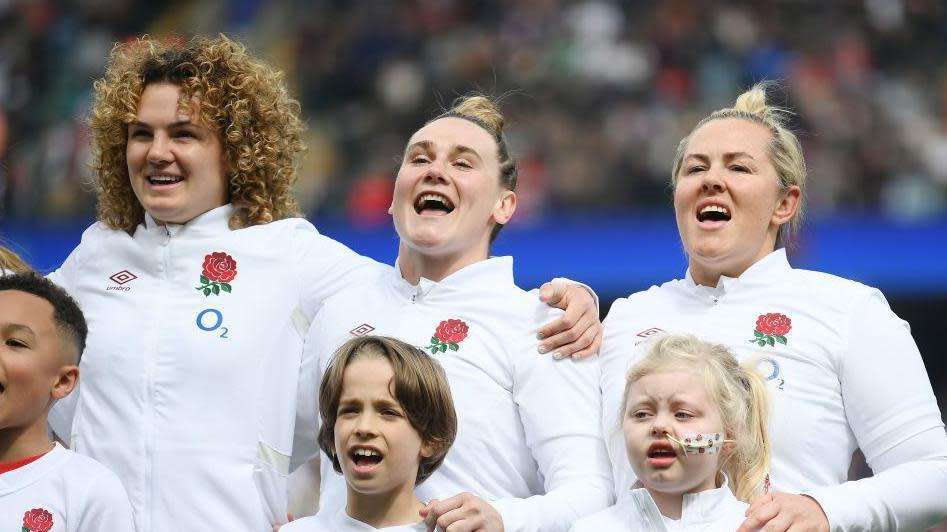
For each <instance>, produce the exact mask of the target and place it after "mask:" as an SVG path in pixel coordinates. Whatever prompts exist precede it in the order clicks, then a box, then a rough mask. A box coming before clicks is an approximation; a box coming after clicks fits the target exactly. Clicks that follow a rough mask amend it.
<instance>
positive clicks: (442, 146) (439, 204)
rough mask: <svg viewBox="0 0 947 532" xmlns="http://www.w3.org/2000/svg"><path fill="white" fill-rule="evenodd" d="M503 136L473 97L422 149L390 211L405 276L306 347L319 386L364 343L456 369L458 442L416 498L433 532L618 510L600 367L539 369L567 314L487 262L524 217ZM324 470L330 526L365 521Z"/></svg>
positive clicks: (350, 293) (347, 297)
mask: <svg viewBox="0 0 947 532" xmlns="http://www.w3.org/2000/svg"><path fill="white" fill-rule="evenodd" d="M503 127H504V118H503V115H502V114H501V113H500V110H499V109H498V108H497V106H496V104H495V103H494V102H492V101H491V100H490V99H489V98H486V97H484V96H480V95H473V96H467V97H463V98H461V99H459V100H458V101H457V103H456V104H455V105H454V107H452V108H451V109H450V110H448V111H446V112H444V113H442V114H440V115H438V116H436V117H435V118H434V119H432V120H431V121H429V122H428V123H427V124H425V125H424V126H423V127H421V128H420V129H418V130H417V131H416V132H415V133H414V135H412V136H411V139H410V140H409V141H408V144H407V147H406V148H405V152H404V156H403V158H402V162H401V166H400V168H399V169H398V175H397V178H396V179H395V189H394V197H393V200H392V205H391V211H390V212H391V213H392V215H393V217H394V223H395V229H396V230H397V231H398V236H399V237H400V245H399V252H398V262H397V267H396V269H395V271H394V272H381V274H380V275H379V276H378V277H377V278H376V279H374V280H373V281H370V282H366V283H363V284H361V285H359V286H350V287H349V288H347V289H346V290H344V291H343V292H341V293H340V294H338V296H333V297H331V298H329V299H328V300H327V301H326V302H325V304H324V305H323V308H322V310H321V311H320V312H319V314H318V315H317V316H316V318H315V320H314V321H313V327H312V329H311V330H310V332H309V336H308V337H307V342H306V355H305V356H304V364H311V365H312V366H314V367H315V368H316V369H315V370H311V371H307V374H308V375H309V376H310V378H313V379H318V378H320V377H321V375H322V374H323V373H324V372H325V371H326V368H327V366H328V364H329V361H330V360H331V355H332V353H333V352H334V351H335V350H336V348H338V346H339V345H341V344H342V343H344V342H345V341H346V340H347V339H349V338H351V337H353V336H359V335H361V334H364V333H365V331H371V332H372V334H381V335H389V336H393V337H396V338H398V339H400V340H402V341H405V342H407V343H409V344H412V345H416V346H419V347H421V348H422V349H424V350H425V352H427V353H428V354H430V355H431V356H433V357H434V358H436V359H437V361H438V362H439V363H440V364H441V365H442V366H443V367H444V371H445V372H446V374H447V379H448V381H449V382H450V388H451V393H452V395H453V400H454V405H455V408H456V410H457V420H458V431H457V439H456V440H455V442H454V445H453V447H451V450H450V453H449V454H448V455H447V457H446V459H445V460H444V464H443V465H442V466H441V467H440V468H439V469H438V470H437V471H436V472H435V473H434V474H432V475H431V477H430V478H429V479H427V480H426V481H425V482H424V484H422V485H420V486H418V487H417V489H416V494H417V496H418V497H419V498H420V499H421V500H423V501H430V502H429V504H427V505H426V506H425V507H424V509H423V510H422V512H421V513H422V515H423V517H424V519H425V521H426V522H427V526H428V529H429V530H432V529H433V528H434V527H435V526H437V527H438V530H442V529H443V530H478V531H482V532H499V531H506V532H514V531H518V532H557V531H566V530H568V529H569V527H570V526H571V525H572V523H573V522H575V520H576V519H577V518H579V517H581V516H583V515H587V514H590V513H592V512H595V511H598V510H600V509H602V508H605V507H606V506H608V505H609V504H610V503H611V502H612V489H611V482H610V475H609V469H608V458H607V454H606V451H605V446H604V444H603V442H602V436H601V429H600V426H599V419H600V412H601V401H600V394H599V389H598V383H599V368H598V361H597V359H595V358H589V359H585V360H573V359H572V358H571V357H569V356H562V355H564V354H565V353H564V352H563V351H559V356H557V355H555V354H554V355H553V356H549V355H545V356H544V355H541V354H539V353H537V352H536V345H535V344H536V334H537V330H538V329H539V328H540V327H541V326H542V325H543V324H544V323H547V322H548V321H550V319H552V318H554V317H555V316H558V315H559V313H558V312H557V311H554V310H553V309H550V308H549V307H547V306H546V305H544V304H542V303H541V302H540V301H539V300H538V299H536V298H535V297H534V296H531V295H529V294H528V293H527V292H525V291H523V290H521V289H520V288H518V287H517V286H516V285H515V284H514V282H513V259H512V258H511V257H491V256H490V248H491V244H492V242H493V240H494V238H495V237H496V235H497V232H499V231H500V228H501V227H502V226H503V225H504V224H506V223H507V222H508V221H509V220H510V219H511V218H512V216H513V213H514V211H515V210H516V192H515V188H516V163H515V161H514V159H513V158H512V157H511V155H510V152H509V150H508V148H507V143H506V137H505V136H504V134H503ZM589 340H591V338H590V339H589ZM593 350H594V349H593ZM316 382H318V381H316ZM308 386H315V384H311V385H307V387H308ZM310 433H311V434H312V436H310V440H311V439H312V438H313V437H314V435H315V429H314V428H313V429H310ZM339 459H341V460H355V459H356V458H355V457H351V456H342V457H340V458H339ZM321 463H322V469H321V471H322V473H321V481H322V489H321V493H320V500H319V505H320V508H319V512H320V514H323V513H325V512H340V511H349V512H350V513H349V516H350V517H353V518H354V517H357V516H354V515H352V512H353V511H354V510H353V509H346V508H345V501H346V483H345V481H344V480H343V479H342V478H341V477H340V476H339V475H338V474H336V473H335V472H334V471H333V468H332V463H333V462H332V460H330V459H329V457H327V456H325V455H324V454H323V455H322V460H321ZM381 463H382V464H385V463H387V462H384V461H382V462H381ZM400 524H408V523H400Z"/></svg>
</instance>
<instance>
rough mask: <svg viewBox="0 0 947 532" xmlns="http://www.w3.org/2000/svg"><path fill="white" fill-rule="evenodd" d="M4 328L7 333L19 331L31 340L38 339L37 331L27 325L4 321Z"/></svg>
mask: <svg viewBox="0 0 947 532" xmlns="http://www.w3.org/2000/svg"><path fill="white" fill-rule="evenodd" d="M3 330H4V332H6V333H7V334H12V333H19V334H22V335H24V336H26V337H27V339H28V340H30V341H31V342H33V341H36V333H35V332H33V329H31V328H30V327H29V326H27V325H23V324H20V323H4V324H3Z"/></svg>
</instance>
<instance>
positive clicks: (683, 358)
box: [572, 336, 769, 532]
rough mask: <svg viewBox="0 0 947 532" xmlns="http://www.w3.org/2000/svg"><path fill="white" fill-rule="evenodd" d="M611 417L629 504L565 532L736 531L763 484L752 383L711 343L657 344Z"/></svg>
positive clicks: (762, 420)
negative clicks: (628, 482) (623, 458)
mask: <svg viewBox="0 0 947 532" xmlns="http://www.w3.org/2000/svg"><path fill="white" fill-rule="evenodd" d="M622 404H623V410H622V412H621V415H622V417H621V428H622V430H623V432H624V437H625V448H626V450H627V453H628V460H629V462H630V464H631V467H632V469H633V470H634V472H635V475H636V477H637V478H638V482H637V483H636V484H635V485H634V486H631V487H630V488H631V490H632V491H631V495H632V496H631V497H624V498H622V497H619V503H618V504H616V505H614V506H612V507H610V508H607V509H605V510H603V511H601V512H599V513H597V514H593V515H591V516H588V517H585V518H583V519H580V520H578V521H577V522H576V523H575V525H574V526H573V527H572V531H573V532H602V531H604V530H608V531H622V530H655V531H661V530H668V531H671V530H689V531H694V530H708V531H721V530H736V529H737V528H739V527H740V525H741V524H742V523H743V521H744V520H745V519H746V517H745V515H744V514H745V512H746V510H747V508H748V506H749V505H748V504H747V502H749V501H750V500H752V499H753V498H755V497H756V496H757V495H759V494H760V491H761V488H763V487H764V484H765V483H766V481H767V480H768V478H767V471H768V467H769V442H768V438H767V434H766V417H767V400H766V390H765V388H764V384H763V381H762V379H761V378H760V377H759V376H758V375H757V374H756V372H754V371H753V370H751V369H748V368H745V367H742V366H740V365H739V363H738V362H737V361H736V359H735V358H734V357H733V355H732V354H731V353H730V352H729V351H728V350H727V349H726V348H725V347H724V346H721V345H714V344H709V343H705V342H702V341H700V340H698V339H697V338H695V337H693V336H664V337H661V338H659V339H657V340H656V342H655V344H654V346H653V347H652V348H651V350H650V351H649V353H648V355H647V356H645V357H644V358H643V359H642V360H641V361H640V362H638V363H637V364H635V365H634V366H633V367H632V368H631V371H630V372H629V373H628V376H627V379H626V383H625V397H624V401H623V402H622Z"/></svg>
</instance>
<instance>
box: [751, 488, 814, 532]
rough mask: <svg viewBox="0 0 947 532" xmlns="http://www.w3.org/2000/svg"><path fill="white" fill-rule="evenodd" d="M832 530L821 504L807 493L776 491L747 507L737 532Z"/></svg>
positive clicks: (810, 531)
mask: <svg viewBox="0 0 947 532" xmlns="http://www.w3.org/2000/svg"><path fill="white" fill-rule="evenodd" d="M757 530H761V531H763V532H783V531H785V530H792V531H793V532H795V531H797V530H798V531H800V532H829V520H828V518H827V517H826V516H825V512H824V511H823V510H822V506H820V505H819V503H818V502H817V501H816V500H815V499H813V498H812V497H809V496H807V495H794V494H791V493H783V492H779V491H777V492H774V493H770V494H767V495H763V496H761V497H758V498H757V499H756V500H754V501H753V504H751V505H750V507H749V508H747V510H746V521H744V522H743V524H742V525H740V528H739V529H738V530H737V532H755V531H757Z"/></svg>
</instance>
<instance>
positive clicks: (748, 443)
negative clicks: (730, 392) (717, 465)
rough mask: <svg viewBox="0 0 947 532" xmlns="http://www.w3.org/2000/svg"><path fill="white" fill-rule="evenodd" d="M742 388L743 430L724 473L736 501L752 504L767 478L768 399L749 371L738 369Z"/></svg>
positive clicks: (753, 373)
mask: <svg viewBox="0 0 947 532" xmlns="http://www.w3.org/2000/svg"><path fill="white" fill-rule="evenodd" d="M739 371H740V373H741V384H742V385H743V390H744V392H745V393H746V404H747V407H748V408H747V412H746V422H745V426H746V430H745V431H744V434H741V435H739V436H737V437H736V438H735V439H736V443H735V444H734V450H733V454H732V455H731V456H730V458H729V460H727V462H726V463H725V464H724V466H723V470H724V472H725V473H727V476H728V477H730V489H731V490H732V491H733V494H734V495H736V497H737V499H740V500H741V501H745V502H751V501H752V500H753V499H754V498H756V497H757V496H758V495H760V494H761V489H762V487H763V483H764V482H765V480H766V475H767V474H769V460H770V443H769V435H768V431H767V427H766V424H767V420H768V418H769V399H768V398H767V394H766V384H765V383H764V382H763V379H762V377H760V375H759V373H757V372H756V370H755V369H753V368H752V367H748V366H747V365H743V366H741V367H740V369H739Z"/></svg>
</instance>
